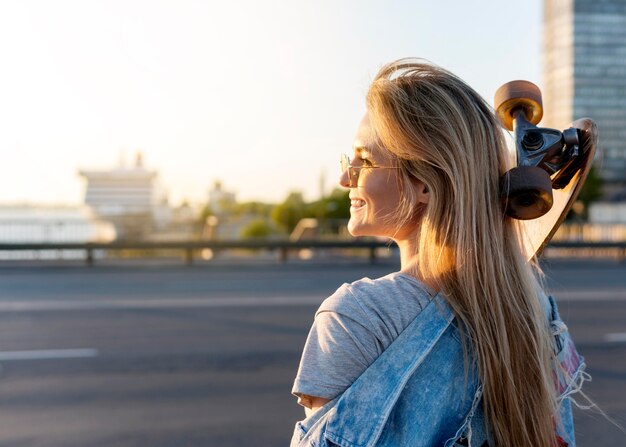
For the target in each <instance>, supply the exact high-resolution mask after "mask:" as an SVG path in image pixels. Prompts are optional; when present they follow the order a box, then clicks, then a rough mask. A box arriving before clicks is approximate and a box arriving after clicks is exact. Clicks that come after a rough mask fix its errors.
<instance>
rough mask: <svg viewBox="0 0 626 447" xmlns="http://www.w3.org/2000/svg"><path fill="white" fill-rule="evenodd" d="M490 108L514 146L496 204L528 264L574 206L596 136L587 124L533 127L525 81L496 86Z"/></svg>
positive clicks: (532, 97)
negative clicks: (516, 223) (514, 228)
mask: <svg viewBox="0 0 626 447" xmlns="http://www.w3.org/2000/svg"><path fill="white" fill-rule="evenodd" d="M494 107H495V110H496V114H497V115H498V118H499V119H500V122H501V123H502V125H503V126H504V128H505V129H507V130H509V131H512V132H513V138H514V140H515V160H514V162H513V163H512V165H513V167H512V168H511V169H509V170H508V171H507V172H506V173H505V174H504V175H502V177H501V178H500V199H501V202H502V207H503V210H504V212H505V213H506V215H508V216H510V217H512V218H515V219H519V220H520V223H521V228H522V234H521V235H520V240H521V244H522V246H523V251H524V252H525V253H526V255H527V257H528V258H529V259H530V258H532V257H533V256H539V255H540V254H541V252H542V251H543V249H544V248H545V246H546V245H547V244H548V242H549V241H550V239H551V238H552V236H553V235H554V233H555V232H556V230H557V229H558V228H559V225H561V223H562V222H563V220H564V219H565V217H566V215H567V213H568V211H569V210H570V208H571V207H572V205H573V204H574V202H575V201H576V197H577V196H578V193H579V192H580V190H581V188H582V186H583V184H584V182H585V179H586V178H587V175H588V174H589V170H590V169H591V164H592V163H593V159H594V155H595V152H596V146H597V142H598V130H597V126H596V124H595V123H594V122H593V120H591V119H590V118H582V119H579V120H576V121H574V122H573V123H571V124H570V127H569V128H567V129H565V130H563V131H559V130H556V129H549V128H542V127H537V124H539V122H540V121H541V118H542V117H543V103H542V100H541V91H540V90H539V87H537V86H536V85H535V84H533V83H531V82H528V81H511V82H507V83H506V84H504V85H502V86H501V87H500V88H499V89H498V90H497V91H496V94H495V100H494Z"/></svg>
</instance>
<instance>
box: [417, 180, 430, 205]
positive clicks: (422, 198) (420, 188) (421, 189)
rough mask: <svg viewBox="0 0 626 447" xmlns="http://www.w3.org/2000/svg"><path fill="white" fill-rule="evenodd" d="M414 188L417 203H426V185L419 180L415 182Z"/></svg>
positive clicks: (427, 194) (427, 193)
mask: <svg viewBox="0 0 626 447" xmlns="http://www.w3.org/2000/svg"><path fill="white" fill-rule="evenodd" d="M415 189H416V200H417V203H418V204H419V203H423V204H424V205H426V204H428V201H429V200H430V192H429V191H428V186H426V184H425V183H424V182H422V181H420V180H417V181H416V182H415Z"/></svg>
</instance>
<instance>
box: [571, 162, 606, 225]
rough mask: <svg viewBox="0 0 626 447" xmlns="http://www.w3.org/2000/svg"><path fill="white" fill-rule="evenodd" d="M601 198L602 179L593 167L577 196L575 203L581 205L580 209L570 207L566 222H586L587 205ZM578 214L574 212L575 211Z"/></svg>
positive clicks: (587, 215)
mask: <svg viewBox="0 0 626 447" xmlns="http://www.w3.org/2000/svg"><path fill="white" fill-rule="evenodd" d="M601 197H602V177H601V176H600V173H599V172H598V170H597V169H596V167H595V166H592V167H591V170H590V171H589V175H588V176H587V179H586V180H585V184H584V185H583V188H582V189H581V191H580V193H579V194H578V198H577V199H576V201H577V202H581V203H582V205H583V206H582V208H581V207H572V209H571V210H570V212H569V213H568V215H567V220H572V219H582V220H585V221H586V220H587V219H588V217H589V205H591V204H592V203H593V202H595V201H597V200H598V199H600V198H601ZM577 210H578V211H579V212H576V211H577Z"/></svg>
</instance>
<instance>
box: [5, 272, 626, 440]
mask: <svg viewBox="0 0 626 447" xmlns="http://www.w3.org/2000/svg"><path fill="white" fill-rule="evenodd" d="M395 268H396V266H395V265H394V263H393V261H385V260H381V261H380V263H379V264H377V265H374V266H372V265H369V264H365V263H361V262H358V261H356V262H352V263H348V262H329V261H319V262H312V263H302V262H297V261H293V262H290V263H288V264H286V265H276V264H273V263H271V262H270V263H256V264H248V265H233V264H230V265H229V264H227V263H224V264H217V265H196V266H193V267H183V266H178V265H153V266H145V265H144V266H139V265H136V264H122V265H100V266H96V267H94V268H88V267H84V266H71V265H70V266H57V267H55V266H50V265H43V264H42V265H34V266H7V265H3V266H0V366H1V368H2V369H1V372H0V414H2V417H0V446H19V447H21V446H29V447H30V446H46V447H50V446H52V447H54V446H113V447H115V446H148V445H149V446H156V447H165V446H226V447H234V446H284V445H287V444H288V442H289V438H290V435H291V431H292V428H293V424H294V423H295V421H296V420H298V419H300V418H302V415H303V413H302V410H301V408H300V407H298V406H297V405H296V404H295V400H294V399H293V397H292V396H291V395H290V394H289V391H290V387H291V382H292V380H293V377H294V375H295V372H296V369H297V364H298V360H299V354H300V350H301V349H302V345H303V343H304V339H305V337H306V334H307V331H308V329H309V326H310V324H311V321H312V317H313V313H314V311H315V309H316V307H317V306H318V305H319V303H320V302H321V301H322V300H323V299H324V298H325V297H326V296H327V295H328V294H330V293H332V292H333V291H334V290H335V289H336V288H337V286H338V285H340V284H341V283H342V282H348V281H352V280H355V279H358V278H360V277H363V276H370V277H377V276H382V275H384V274H386V273H388V272H390V271H393V270H394V269H395ZM546 272H547V276H548V279H547V281H548V285H549V288H550V289H551V290H552V291H553V292H554V294H555V295H556V296H557V297H558V299H559V305H560V310H561V314H562V315H563V317H564V319H565V320H566V322H567V323H568V325H569V327H570V330H571V332H572V334H573V336H574V339H575V341H576V343H577V346H578V348H579V351H580V352H581V353H582V354H583V355H584V356H585V357H586V359H587V362H588V364H589V368H588V371H589V373H590V374H591V375H592V376H593V381H592V382H591V383H588V384H586V390H587V392H588V394H589V395H590V396H591V397H592V398H593V399H594V401H595V402H597V403H598V404H599V405H600V407H601V408H602V409H603V410H605V411H606V412H607V413H609V414H610V415H611V416H612V417H613V418H614V419H616V420H617V421H619V422H621V423H622V424H623V425H625V424H626V265H623V264H617V263H614V262H597V261H595V262H591V261H589V262H585V261H578V262H563V261H561V262H553V263H551V264H550V265H547V266H546ZM576 421H577V436H578V445H581V446H586V445H593V446H594V447H601V446H614V445H624V443H623V439H624V436H625V435H624V434H621V433H620V432H619V430H618V429H617V428H616V427H614V426H613V425H611V423H609V422H607V421H606V420H605V419H604V418H603V417H602V416H600V415H599V414H598V413H594V412H592V411H586V412H580V411H579V412H577V413H576Z"/></svg>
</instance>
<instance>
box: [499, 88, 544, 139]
mask: <svg viewBox="0 0 626 447" xmlns="http://www.w3.org/2000/svg"><path fill="white" fill-rule="evenodd" d="M494 107H495V109H496V113H497V114H498V118H500V122H501V123H502V125H503V126H504V127H506V128H507V129H509V130H513V120H514V118H515V112H516V111H517V110H522V111H523V112H524V115H525V116H526V119H527V120H528V121H529V122H530V123H532V124H535V125H537V124H538V123H539V121H541V117H543V103H542V102H541V90H539V87H537V86H536V85H535V84H533V83H532V82H528V81H511V82H507V83H506V84H504V85H503V86H501V87H500V88H499V89H498V90H497V91H496V95H495V98H494Z"/></svg>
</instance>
